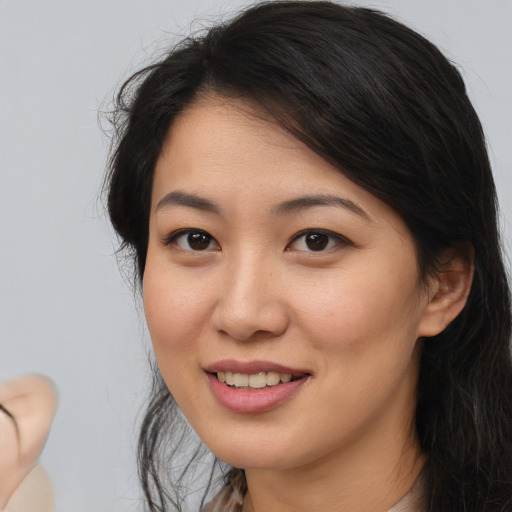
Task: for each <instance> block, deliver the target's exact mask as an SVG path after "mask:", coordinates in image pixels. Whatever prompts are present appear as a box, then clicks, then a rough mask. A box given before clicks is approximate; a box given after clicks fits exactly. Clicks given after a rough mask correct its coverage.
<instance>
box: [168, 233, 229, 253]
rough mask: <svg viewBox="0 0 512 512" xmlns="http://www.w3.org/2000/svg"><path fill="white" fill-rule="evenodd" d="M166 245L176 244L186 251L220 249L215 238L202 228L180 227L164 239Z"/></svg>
mask: <svg viewBox="0 0 512 512" xmlns="http://www.w3.org/2000/svg"><path fill="white" fill-rule="evenodd" d="M164 245H169V246H173V245H174V246H176V247H179V248H180V249H182V250H184V251H206V250H210V249H220V247H219V244H218V243H217V241H216V240H215V238H213V236H211V235H210V234H209V233H207V232H206V231H203V230H201V229H180V230H179V231H177V232H175V233H173V234H172V235H171V236H170V237H169V238H167V239H166V240H164Z"/></svg>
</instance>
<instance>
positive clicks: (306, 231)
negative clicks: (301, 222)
mask: <svg viewBox="0 0 512 512" xmlns="http://www.w3.org/2000/svg"><path fill="white" fill-rule="evenodd" d="M315 233H319V234H322V235H326V236H330V237H332V238H335V239H337V240H339V241H340V242H344V243H347V244H353V242H352V240H350V239H349V238H347V237H346V236H343V235H341V234H339V233H336V232H335V231H330V230H329V229H323V228H307V229H303V230H301V231H299V232H298V233H295V235H293V236H292V237H291V238H290V240H289V242H288V245H290V244H291V243H292V242H294V241H295V240H298V239H299V238H301V237H303V236H306V235H310V234H315Z"/></svg>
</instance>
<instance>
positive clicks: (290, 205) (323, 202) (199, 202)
mask: <svg viewBox="0 0 512 512" xmlns="http://www.w3.org/2000/svg"><path fill="white" fill-rule="evenodd" d="M176 205H177V206H186V207H189V208H195V209H197V210H202V211H206V212H211V213H216V214H220V213H221V208H220V206H219V205H218V204H217V203H215V202H213V201H211V200H209V199H206V198H204V197H200V196H196V195H195V194H187V193H186V192H181V191H178V190H175V191H174V192H170V193H169V194H166V195H165V196H164V197H163V198H162V199H160V201H159V202H158V204H157V206H156V211H158V210H161V209H163V208H166V207H169V206H176ZM315 206H336V207H341V208H344V209H346V210H348V211H350V212H352V213H355V214H357V215H359V216H360V217H363V218H365V219H369V216H368V214H367V213H366V212H365V211H364V210H363V209H362V208H361V207H360V206H358V205H357V204H356V203H354V202H353V201H351V200H350V199H347V198H345V197H340V196H334V195H329V194H317V195H311V196H301V197H296V198H294V199H290V200H288V201H284V202H282V203H279V204H278V205H276V206H275V207H274V208H273V209H272V211H273V213H274V214H275V215H286V214H291V213H295V212H299V211H301V210H305V209H308V208H314V207H315Z"/></svg>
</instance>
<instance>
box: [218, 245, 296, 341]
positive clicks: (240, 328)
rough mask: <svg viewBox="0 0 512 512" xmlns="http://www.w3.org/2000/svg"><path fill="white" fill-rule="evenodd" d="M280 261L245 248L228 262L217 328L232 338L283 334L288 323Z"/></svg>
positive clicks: (261, 252) (221, 291) (219, 303)
mask: <svg viewBox="0 0 512 512" xmlns="http://www.w3.org/2000/svg"><path fill="white" fill-rule="evenodd" d="M278 267H279V264H278V263H276V262H275V261H273V260H272V258H269V257H268V255H266V254H265V252H264V251H257V250H252V251H243V252H239V253H237V254H236V255H233V257H232V258H230V259H229V260H228V261H226V269H225V274H224V279H223V283H222V285H221V290H220V298H219V301H218V304H217V308H216V311H215V314H214V318H215V324H216V328H217V329H218V330H220V331H223V332H224V333H226V334H227V335H229V336H231V337H232V338H236V339H239V340H248V339H251V338H252V337H254V336H255V335H256V334H258V335H262V336H264V335H266V336H279V335H280V334H282V333H283V332H284V331H285V330H286V327H287V325H288V317H287V312H286V307H285V303H284V298H283V297H282V296H281V294H280V291H279V284H278V275H277V274H278V272H279V270H278Z"/></svg>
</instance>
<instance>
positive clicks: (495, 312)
mask: <svg viewBox="0 0 512 512" xmlns="http://www.w3.org/2000/svg"><path fill="white" fill-rule="evenodd" d="M209 92H215V93H217V94H220V95H224V96H226V97H236V98H242V99H248V100H251V101H252V102H256V104H257V105H258V106H259V107H260V108H261V109H262V110H263V111H264V112H265V113H266V114H269V115H270V116H272V118H274V119H275V121H276V122H277V123H279V124H280V125H281V126H283V127H284V128H285V129H286V130H288V131H289V132H291V133H292V134H293V135H294V136H295V137H297V138H298V139H299V140H301V141H302V142H304V143H305V144H306V145H307V146H309V147H310V148H311V149H312V150H313V151H315V152H316V153H318V154H319V155H321V156H322V157H323V158H325V159H326V160H327V161H328V162H330V163H331V164H333V165H334V166H335V167H337V168H338V169H339V170H340V172H342V173H344V174H345V175H346V176H347V177H348V178H349V179H351V180H352V181H354V182H355V183H357V184H358V185H360V186H362V187H363V188H365V189H366V190H368V191H369V192H371V193H372V194H374V195H375V196H377V197H378V198H380V199H381V200H383V201H385V202H386V203H387V204H389V205H390V206H391V207H393V208H394V209H395V210H396V211H397V212H398V213H399V214H400V215H401V217H402V218H403V220H404V221H405V223H406V224H407V225H408V227H409V229H410V231H411V233H412V235H413V238H414V240H415V244H416V250H417V255H418V264H419V269H420V274H421V276H422V278H426V277H427V276H428V275H429V274H430V273H432V272H435V270H436V263H437V260H438V257H439V255H440V254H441V251H443V250H444V249H446V248H448V247H452V246H460V244H465V245H466V246H468V247H471V248H472V251H473V254H474V280H473V284H472V288H471V291H470V294H469V297H468V300H467V303H466V306H465V308H464V309H463V311H462V312H461V313H460V315H459V316H458V317H457V318H456V319H455V320H454V321H453V322H452V323H451V324H450V325H449V326H448V327H447V328H446V329H445V330H444V331H443V332H442V333H441V334H439V335H437V336H435V337H433V338H429V339H427V340H425V343H424V349H423V354H422V359H421V367H420V375H419V382H418V403H417V410H416V416H415V422H416V430H417V435H418V437H419V441H420V444H421V448H422V450H423V451H424V453H425V454H426V455H427V462H426V470H425V474H426V481H427V495H428V502H429V505H428V507H429V508H428V510H429V512H470V511H475V512H476V511H478V512H495V511H496V512H498V511H500V512H503V511H508V510H512V503H511V500H512V432H511V428H512V427H511V425H512V423H511V422H512V365H511V355H510V334H511V332H510V331H511V304H510V292H509V287H508V283H507V278H506V273H505V269H504V265H503V260H502V255H501V252H500V241H499V234H498V228H497V204H496V196H495V187H494V182H493V178H492V174H491V169H490V164H489V160H488V156H487V151H486V146H485V140H484V135H483V133H482V128H481V125H480V122H479V120H478V117H477V115H476V113H475V111H474V109H473V107H472V105H471V103H470V101H469V99H468V97H467V94H466V91H465V86H464V83H463V80H462V78H461V76H460V74H459V72H458V71H457V69H456V68H455V67H454V66H453V65H452V64H451V63H450V62H448V61H447V59H446V58H445V57H444V56H443V55H442V54H441V53H440V51H439V50H438V49H437V48H436V47H435V46H434V45H433V44H431V43H430V42H429V41H427V40H426V39H425V38H423V37H422V36H420V35H419V34H417V33H416V32H414V31H412V30H411V29H409V28H407V27H405V26H404V25H402V24H400V23H398V22H396V21H394V20H392V19H391V18H389V17H388V16H386V15H384V14H382V13H379V12H376V11H374V10H370V9H365V8H356V7H344V6H340V5H337V4H335V3H331V2H325V1H277V2H265V3H262V4H259V5H256V6H253V7H251V8H248V9H247V10H245V11H243V12H242V13H240V14H239V15H238V16H237V17H235V18H234V19H232V20H231V21H229V22H227V23H223V24H220V25H218V26H215V27H213V28H211V29H209V30H207V31H206V32H205V33H202V34H200V35H197V36H195V37H190V38H187V39H185V40H183V41H182V42H180V43H179V44H177V45H176V46H175V47H173V48H172V49H170V51H169V53H168V54H167V55H166V56H165V57H164V58H163V59H162V60H161V61H160V62H158V63H156V64H153V65H151V66H149V67H147V68H145V69H143V70H142V71H140V72H138V73H136V74H135V75H134V76H132V77H131V78H130V79H129V80H128V81H127V82H126V83H125V84H124V85H123V86H122V88H121V90H120V92H119V94H118V96H117V102H116V107H115V112H114V124H115V126H116V127H117V130H118V133H117V138H116V139H115V140H114V142H113V150H112V153H111V159H110V162H109V173H108V176H107V185H108V187H109V196H108V207H109V213H110V217H111V220H112V223H113V225H114V227H115V229H116V230H117V232H118V234H119V235H120V237H121V239H122V244H123V247H125V248H128V249H131V250H132V251H133V257H134V261H135V264H136V269H137V272H138V276H139V278H142V276H143V273H144V266H145V258H146V249H147V242H148V224H149V212H150V195H151V194H150V193H151V186H152V176H153V170H154V167H155V162H156V159H157V158H158V156H159V154H160V151H161V148H162V144H163V141H164V138H165V136H166V135H167V132H168V129H169V126H170V125H171V124H172V122H173V120H174V118H175V117H176V115H177V114H179V113H180V112H181V111H183V109H185V108H186V107H187V105H189V104H190V103H191V101H193V100H194V98H196V97H198V96H200V95H204V94H208V93H209ZM156 373H157V377H156V381H155V382H156V387H155V392H154V395H153V399H152V400H151V401H150V403H149V405H148V409H147V415H146V418H145V421H144V423H143V425H142V431H141V434H140V441H139V463H140V476H141V479H142V482H143V487H144V491H145V494H146V497H147V501H148V504H149V505H148V506H149V508H150V510H152V511H157V510H169V508H168V507H173V508H174V509H175V510H180V502H179V498H178V497H177V494H176V491H179V489H178V488H176V486H175V488H174V491H173V490H172V488H170V487H169V483H168V482H167V483H166V482H164V480H163V479H165V477H164V476H162V474H161V473H160V472H159V468H160V463H158V462H157V461H158V460H162V445H163V444H162V443H164V440H165V439H167V436H168V435H169V433H170V432H173V431H174V430H175V427H174V428H171V426H170V425H169V424H168V421H169V418H171V420H170V422H171V424H172V425H176V424H177V423H176V422H178V423H179V421H180V417H179V413H177V411H176V406H175V404H174V402H173V400H172V397H171V396H170V394H169V391H168V390H167V388H165V385H164V384H163V382H162V380H161V378H160V377H159V376H158V372H156ZM180 439H181V438H180ZM178 444H179V443H178ZM176 449H178V451H179V446H177V447H176V446H175V449H173V451H174V452H175V451H176ZM165 457H166V459H165V460H166V462H168V463H169V459H167V457H168V451H167V452H166V455H165ZM171 464H172V463H171ZM186 469H187V470H190V465H189V466H187V468H186ZM228 469H229V468H228ZM227 481H228V485H227V487H226V489H227V491H226V489H225V491H226V492H225V495H227V496H233V495H235V491H234V490H237V491H238V492H239V493H240V492H241V490H242V491H244V488H243V486H244V482H243V474H241V473H240V471H238V472H237V471H236V470H233V472H231V473H229V475H228V478H227ZM229 482H231V483H229ZM175 483H176V482H175ZM166 489H167V490H166ZM169 489H171V490H169ZM226 493H227V494H226ZM235 502H236V503H232V504H231V505H229V507H230V509H231V510H236V507H237V506H238V505H237V503H238V501H236V500H235ZM219 510H220V508H219ZM224 510H228V509H227V508H225V509H224Z"/></svg>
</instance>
